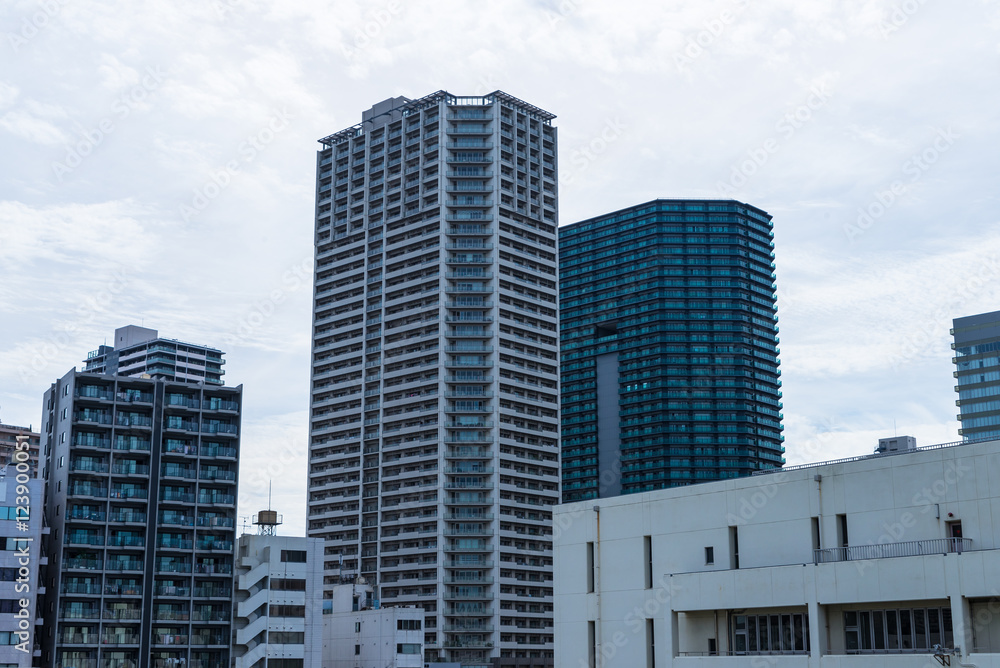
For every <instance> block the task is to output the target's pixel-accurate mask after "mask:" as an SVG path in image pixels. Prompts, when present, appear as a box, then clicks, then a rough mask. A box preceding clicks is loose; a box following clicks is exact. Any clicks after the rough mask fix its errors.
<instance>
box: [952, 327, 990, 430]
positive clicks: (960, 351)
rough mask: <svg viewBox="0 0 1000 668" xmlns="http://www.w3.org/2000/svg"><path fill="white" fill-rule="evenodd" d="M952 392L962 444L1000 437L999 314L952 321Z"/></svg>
mask: <svg viewBox="0 0 1000 668" xmlns="http://www.w3.org/2000/svg"><path fill="white" fill-rule="evenodd" d="M952 324H953V327H952V330H951V333H952V335H953V336H954V337H955V342H954V343H953V344H952V346H951V347H952V348H953V349H954V351H955V357H954V358H953V361H954V363H955V378H956V381H955V382H956V385H955V391H956V392H958V400H957V401H956V402H955V403H956V404H958V409H959V415H958V419H959V421H960V422H961V423H962V428H961V429H959V430H958V433H959V435H960V436H961V437H962V440H963V441H977V440H987V439H991V438H997V437H1000V311H992V312H990V313H980V314H978V315H970V316H965V317H963V318H955V319H954V320H953V321H952Z"/></svg>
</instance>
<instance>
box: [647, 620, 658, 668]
mask: <svg viewBox="0 0 1000 668" xmlns="http://www.w3.org/2000/svg"><path fill="white" fill-rule="evenodd" d="M646 668H656V641H655V636H654V634H653V620H652V619H647V620H646Z"/></svg>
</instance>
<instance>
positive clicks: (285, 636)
mask: <svg viewBox="0 0 1000 668" xmlns="http://www.w3.org/2000/svg"><path fill="white" fill-rule="evenodd" d="M305 642H306V634H305V633H304V632H302V631H297V632H296V631H268V632H267V643H268V644H269V645H303V644H305Z"/></svg>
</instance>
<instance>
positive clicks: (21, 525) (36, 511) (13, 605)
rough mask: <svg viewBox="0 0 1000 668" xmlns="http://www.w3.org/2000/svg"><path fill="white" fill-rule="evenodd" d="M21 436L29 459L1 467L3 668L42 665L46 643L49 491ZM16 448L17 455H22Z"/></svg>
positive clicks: (0, 624)
mask: <svg viewBox="0 0 1000 668" xmlns="http://www.w3.org/2000/svg"><path fill="white" fill-rule="evenodd" d="M19 438H20V439H21V440H22V442H23V444H24V445H23V446H22V447H21V449H20V451H22V452H23V453H24V456H23V459H22V458H21V457H14V458H13V460H12V461H10V463H8V464H5V465H3V466H2V467H0V541H3V543H2V547H3V549H2V550H0V666H4V667H5V668H15V667H16V668H20V667H22V666H24V667H27V666H34V665H37V664H36V663H35V662H36V661H39V660H40V659H41V655H42V641H43V639H44V633H43V630H44V621H43V620H42V619H41V614H42V607H41V605H40V602H41V600H40V599H41V596H42V595H43V594H45V587H44V582H45V581H44V574H45V572H46V566H47V563H48V562H47V560H46V558H45V556H44V553H43V552H42V544H43V541H44V540H46V539H47V537H48V533H49V530H48V527H46V526H45V523H44V515H43V508H44V493H45V488H44V483H43V481H42V480H40V479H39V478H38V477H37V475H35V473H34V472H33V468H34V466H35V465H36V464H37V462H32V461H30V458H29V457H28V456H27V453H28V449H27V447H28V437H27V436H23V435H22V436H20V437H19ZM14 448H15V449H13V450H12V452H11V454H12V455H13V454H14V452H17V451H18V450H17V449H16V448H17V445H16V444H15V446H14ZM36 452H37V451H36ZM18 460H20V461H18ZM19 476H20V477H19Z"/></svg>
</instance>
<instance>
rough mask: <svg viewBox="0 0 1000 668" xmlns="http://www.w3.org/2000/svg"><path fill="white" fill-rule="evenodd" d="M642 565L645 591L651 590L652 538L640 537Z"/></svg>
mask: <svg viewBox="0 0 1000 668" xmlns="http://www.w3.org/2000/svg"><path fill="white" fill-rule="evenodd" d="M642 563H643V571H644V572H645V575H646V589H652V588H653V537H652V536H643V537H642Z"/></svg>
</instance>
